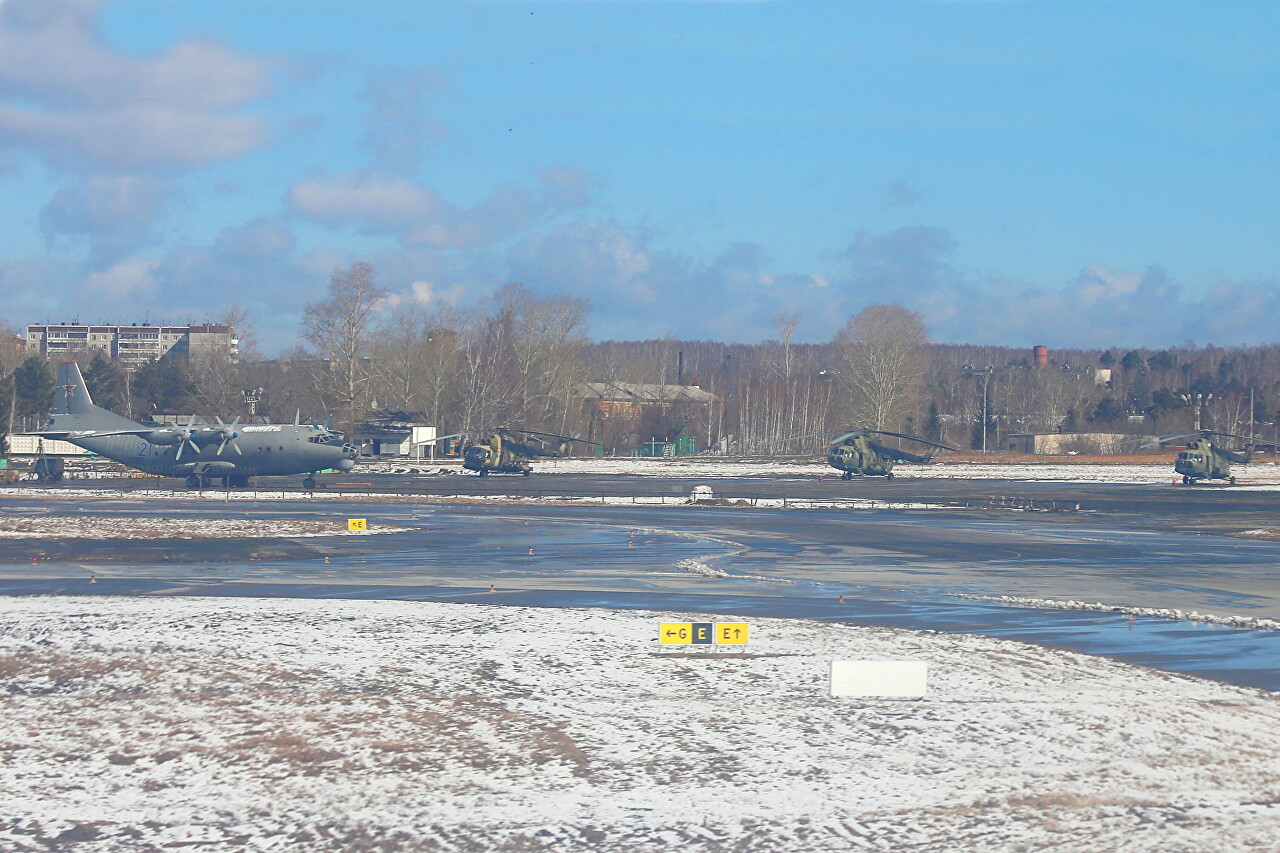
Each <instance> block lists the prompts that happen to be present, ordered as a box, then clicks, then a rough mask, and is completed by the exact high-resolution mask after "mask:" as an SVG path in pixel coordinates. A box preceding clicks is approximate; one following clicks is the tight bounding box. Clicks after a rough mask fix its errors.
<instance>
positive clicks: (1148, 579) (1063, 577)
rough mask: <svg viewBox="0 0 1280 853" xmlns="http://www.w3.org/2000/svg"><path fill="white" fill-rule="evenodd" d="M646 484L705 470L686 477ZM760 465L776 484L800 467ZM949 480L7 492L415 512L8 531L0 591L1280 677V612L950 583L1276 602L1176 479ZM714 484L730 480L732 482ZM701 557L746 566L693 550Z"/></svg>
mask: <svg viewBox="0 0 1280 853" xmlns="http://www.w3.org/2000/svg"><path fill="white" fill-rule="evenodd" d="M404 479H409V478H404ZM440 479H445V478H440ZM448 479H450V480H451V481H459V480H460V479H461V478H457V477H452V478H448ZM477 479H478V478H466V480H470V481H471V482H476V481H477ZM562 479H563V478H562ZM464 482H465V480H464ZM499 482H500V483H501V484H502V485H504V486H506V485H508V484H510V483H512V482H515V483H520V482H521V481H520V480H512V479H508V480H505V481H499ZM379 485H380V486H383V485H388V486H393V485H395V483H387V484H383V483H381V482H380V483H379ZM489 485H490V484H488V483H486V484H485V486H486V487H489ZM558 485H560V486H561V487H563V486H564V485H565V484H563V483H561V484H558ZM636 485H637V487H639V486H641V485H643V486H644V487H646V488H650V489H654V490H656V491H661V490H663V489H672V488H674V487H677V486H678V487H680V488H683V489H687V488H688V482H687V481H683V482H679V483H676V484H671V483H669V482H659V483H643V484H636ZM753 485H755V486H756V487H757V488H761V489H762V490H764V491H768V489H765V487H771V488H772V491H773V493H774V494H776V493H777V492H779V491H784V490H787V489H789V487H790V486H791V483H789V482H788V481H780V482H775V483H770V482H768V481H765V482H763V483H762V482H761V481H758V480H757V481H754V482H753ZM895 485H896V484H895ZM931 485H932V486H937V485H939V484H931ZM941 485H942V486H945V487H946V488H943V489H937V488H932V489H930V490H929V491H930V493H931V494H934V495H935V497H937V498H939V499H941V498H942V497H944V495H943V494H942V493H946V495H945V497H946V499H947V500H950V501H952V502H953V504H954V506H953V507H952V508H950V509H945V510H928V511H915V512H913V511H901V510H822V509H818V510H760V509H750V508H747V507H739V508H732V509H729V508H707V507H688V506H685V507H679V508H676V507H672V508H663V507H644V508H640V507H626V506H622V507H618V506H603V507H594V506H585V507H584V506H572V507H566V506H543V505H537V504H533V505H523V506H478V507H477V506H459V507H448V506H440V505H435V506H419V505H414V504H412V503H406V504H381V505H374V504H365V503H359V502H351V503H348V502H324V503H321V502H305V501H299V502H292V501H286V502H257V503H251V504H249V505H235V506H230V505H224V504H218V503H214V502H194V501H190V500H173V501H149V500H148V501H129V500H127V499H125V500H111V501H109V502H100V501H94V500H70V501H65V502H64V501H61V500H50V499H48V498H34V499H31V498H21V497H15V496H10V495H5V496H2V497H0V512H12V513H19V514H25V513H29V512H52V513H74V514H78V515H84V514H108V513H109V514H139V515H144V516H172V515H177V514H182V515H183V516H184V517H200V516H206V517H217V518H225V517H228V515H229V514H243V513H245V512H250V513H252V514H253V515H254V516H256V517H280V518H289V517H308V518H310V517H317V516H324V517H339V518H340V517H344V516H349V515H360V516H369V517H370V518H371V519H377V520H378V521H381V522H384V523H394V524H397V525H402V526H406V527H410V528H413V530H412V532H409V533H402V534H387V535H377V536H368V537H340V538H317V539H287V538H286V539H277V540H245V541H222V540H219V541H201V540H193V541H189V542H183V543H181V544H175V543H173V542H111V541H106V542H97V543H94V542H78V543H76V542H72V543H68V542H61V543H58V542H54V541H53V540H45V541H38V540H37V541H29V540H7V541H5V542H4V543H3V546H2V547H3V550H4V553H5V555H6V556H5V562H4V564H0V594H10V595H27V594H98V595H140V594H141V595H219V596H220V595H234V596H263V595H265V596H288V597H327V598H395V599H417V600H441V601H472V602H477V603H489V604H526V605H535V606H558V607H563V606H568V607H609V608H638V609H659V610H672V609H676V610H690V611H696V612H707V613H726V614H729V613H733V614H740V615H746V616H777V617H792V618H812V619H822V620H829V621H842V622H849V623H855V624H868V625H886V626H894V627H904V628H913V629H926V630H939V631H949V632H959V633H982V634H989V635H994V636H1002V637H1009V638H1013V639H1019V640H1024V641H1028V642H1035V643H1040V644H1044V645H1050V646H1057V647H1063V648H1071V649H1076V650H1079V651H1083V652H1087V653H1090V654H1103V655H1109V656H1112V657H1116V658H1119V659H1123V660H1126V661H1130V662H1133V663H1139V664H1144V665H1150V666H1157V667H1162V668H1166V669H1171V670H1176V671H1183V672H1188V673H1195V674H1197V675H1201V676H1207V677H1213V678H1220V679H1223V680H1227V681H1231V682H1234V683H1239V684H1246V685H1253V686H1259V687H1265V688H1268V689H1272V690H1276V689H1280V632H1270V631H1256V630H1252V631H1251V630H1240V629H1230V628H1222V627H1213V626H1208V625H1204V624H1194V623H1188V622H1177V621H1172V620H1167V619H1152V618H1136V619H1133V620H1130V619H1129V618H1128V617H1126V616H1124V615H1120V614H1107V613H1094V612H1079V611H1064V610H1056V609H1039V608H1028V607H1012V606H1007V605H1001V604H996V603H991V602H985V601H969V600H963V599H957V598H954V597H952V595H950V594H951V593H957V592H959V593H970V594H986V595H996V594H1012V595H1021V596H1027V597H1039V598H1051V599H1064V598H1076V599H1083V600H1088V601H1095V600H1097V601H1103V602H1106V603H1109V604H1110V603H1124V604H1131V605H1134V606H1148V607H1180V608H1182V609H1187V610H1190V609H1196V608H1199V609H1200V610H1201V612H1220V613H1233V614H1237V615H1254V616H1267V617H1268V618H1276V617H1280V601H1278V600H1277V597H1276V595H1277V591H1280V583H1277V580H1280V578H1278V577H1277V572H1278V569H1277V567H1280V545H1277V544H1275V543H1270V542H1250V541H1244V542H1242V541H1240V540H1237V539H1231V538H1227V537H1221V536H1215V535H1206V534H1204V533H1201V532H1199V531H1195V530H1188V531H1187V532H1172V531H1170V530H1168V529H1167V527H1165V529H1160V528H1161V527H1162V526H1163V525H1166V520H1167V518H1168V517H1174V518H1176V516H1177V513H1176V510H1177V508H1178V507H1177V506H1176V505H1170V504H1169V502H1168V499H1167V496H1164V495H1159V494H1157V495H1155V496H1154V497H1151V498H1149V500H1151V501H1152V502H1154V503H1155V504H1156V505H1157V507H1158V508H1159V509H1160V510H1162V512H1161V513H1155V514H1153V516H1152V517H1148V518H1145V519H1144V516H1143V515H1142V513H1140V512H1136V511H1132V509H1133V508H1132V504H1131V506H1130V510H1131V511H1129V512H1125V513H1117V514H1115V515H1110V514H1107V513H1101V512H1098V511H1091V510H1089V509H1081V510H1080V511H1078V512H1077V511H1075V510H1074V509H1072V510H1070V511H1054V510H1043V511H1035V512H1032V511H1014V510H1009V509H1005V510H998V509H984V508H973V507H974V503H973V502H974V501H975V499H977V498H981V497H982V493H983V492H985V491H988V489H987V488H985V487H986V486H988V485H989V483H981V484H973V483H970V484H968V487H967V488H957V487H956V486H955V484H953V483H943V484H941ZM1020 485H1022V486H1028V485H1034V486H1036V487H1039V486H1049V485H1051V486H1053V488H1052V489H1047V488H1046V489H1044V490H1043V491H1041V492H1040V493H1039V499H1040V500H1043V501H1058V502H1063V503H1064V502H1067V501H1072V502H1073V503H1074V501H1075V499H1076V498H1077V497H1078V498H1081V499H1082V500H1083V501H1084V502H1086V503H1087V502H1088V500H1089V495H1090V494H1091V493H1092V492H1093V491H1095V490H1096V489H1097V487H1096V486H1094V487H1089V488H1084V489H1080V488H1071V487H1070V485H1071V484H1066V485H1064V484H1020ZM717 486H718V487H719V491H720V493H721V494H731V493H732V490H731V489H730V488H727V487H726V484H725V483H718V484H717ZM591 487H592V486H590V484H588V485H585V486H579V488H578V491H579V492H585V491H587V490H588V489H589V488H591ZM1140 488H1145V487H1140ZM562 490H563V489H562ZM380 491H383V490H382V489H380ZM921 491H922V490H921V489H920V488H916V489H914V490H912V491H911V492H910V494H913V495H916V496H917V497H918V496H919V494H920V492H921ZM451 493H452V492H451ZM1203 494H1206V493H1200V494H1198V495H1195V496H1193V497H1191V498H1188V500H1190V501H1192V502H1194V503H1195V504H1196V505H1197V506H1198V507H1203V505H1204V503H1205V501H1206V500H1207V501H1208V502H1218V501H1222V498H1220V497H1218V496H1217V495H1213V496H1211V497H1209V498H1207V499H1205V498H1203V497H1201V496H1200V495H1203ZM1234 494H1235V495H1244V494H1245V493H1242V492H1236V493H1234ZM1230 500H1232V499H1231V498H1229V499H1228V501H1230ZM1236 500H1238V502H1239V503H1240V504H1241V505H1242V506H1240V507H1239V508H1232V507H1230V506H1228V508H1227V509H1223V508H1221V507H1219V508H1217V509H1203V508H1201V509H1200V510H1199V511H1200V512H1202V513H1204V514H1205V515H1206V516H1208V517H1209V524H1210V526H1212V525H1213V524H1218V525H1221V524H1224V523H1226V524H1228V526H1230V525H1231V524H1249V523H1255V522H1254V521H1252V520H1250V516H1252V515H1253V514H1255V513H1257V512H1259V511H1261V512H1267V511H1269V510H1268V509H1267V507H1269V506H1271V505H1272V504H1273V503H1275V501H1274V500H1273V499H1271V496H1270V495H1269V494H1264V495H1262V496H1261V497H1259V496H1258V495H1251V496H1249V497H1248V498H1241V499H1236ZM1255 504H1258V505H1260V506H1261V509H1259V508H1258V506H1255ZM1184 508H1185V507H1184ZM1144 520H1145V521H1146V523H1144ZM530 549H532V554H530V553H529V551H530ZM40 550H43V551H44V556H43V557H38V559H37V562H36V564H35V565H32V564H31V563H30V562H29V559H28V557H27V555H28V554H29V553H30V554H37V553H38V552H39V551H40ZM326 558H327V562H326ZM689 560H691V561H697V562H698V563H701V564H703V565H704V566H709V567H711V570H712V571H719V572H723V573H726V574H727V575H729V576H728V577H705V576H701V575H698V574H691V573H690V572H689V571H687V570H683V569H681V568H678V567H677V566H676V564H677V563H679V562H680V561H689ZM90 576H93V577H94V578H95V582H93V583H90V582H89V580H88V578H89V577H90ZM783 580H785V581H789V582H786V583H783V582H780V581H783ZM491 585H492V588H493V589H494V590H495V591H493V592H490V588H491ZM1089 593H1092V594H1089ZM841 598H843V599H844V600H843V602H842V601H841Z"/></svg>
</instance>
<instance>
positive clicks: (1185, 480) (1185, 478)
mask: <svg viewBox="0 0 1280 853" xmlns="http://www.w3.org/2000/svg"><path fill="white" fill-rule="evenodd" d="M1182 485H1184V486H1190V485H1191V478H1190V477H1188V476H1186V475H1185V474H1184V475H1183V477H1182Z"/></svg>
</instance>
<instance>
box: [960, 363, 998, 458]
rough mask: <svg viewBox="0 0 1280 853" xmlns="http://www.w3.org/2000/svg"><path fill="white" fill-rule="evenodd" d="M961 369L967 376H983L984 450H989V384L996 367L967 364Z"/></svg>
mask: <svg viewBox="0 0 1280 853" xmlns="http://www.w3.org/2000/svg"><path fill="white" fill-rule="evenodd" d="M961 370H963V371H964V375H965V376H981V377H982V452H983V453H986V452H987V424H988V423H989V422H990V421H989V419H988V417H987V384H988V383H989V382H990V381H991V374H992V373H995V368H994V367H992V366H991V365H989V364H988V365H987V366H986V367H972V366H970V365H968V364H966V365H965V366H964V367H963V368H961Z"/></svg>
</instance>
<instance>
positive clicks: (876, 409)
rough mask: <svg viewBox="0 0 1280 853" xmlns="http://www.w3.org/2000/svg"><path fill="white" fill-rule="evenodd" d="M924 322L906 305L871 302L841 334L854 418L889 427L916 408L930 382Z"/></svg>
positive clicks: (839, 346) (840, 347)
mask: <svg viewBox="0 0 1280 853" xmlns="http://www.w3.org/2000/svg"><path fill="white" fill-rule="evenodd" d="M927 343H928V335H927V333H926V331H925V326H924V321H923V319H922V318H921V317H920V315H919V314H917V313H916V312H914V311H909V310H907V309H906V308H903V307H902V306H901V305H870V306H868V307H866V308H864V309H863V310H862V311H861V312H860V313H859V314H857V315H856V316H855V317H853V318H851V319H850V320H849V323H848V325H846V326H845V328H844V329H842V330H841V331H840V333H839V334H837V335H836V339H835V345H836V348H837V350H838V351H839V353H840V360H841V367H842V368H843V370H842V373H843V376H842V378H843V380H844V385H845V387H846V389H847V390H848V391H849V393H850V400H849V414H850V416H851V417H852V421H851V423H854V424H857V425H860V426H868V427H874V428H875V429H885V428H889V427H893V426H896V425H898V423H899V422H900V421H901V420H902V419H904V418H905V417H906V416H907V415H909V414H911V413H912V412H913V411H914V407H915V405H916V402H917V400H918V398H919V394H920V390H921V387H922V386H923V384H924V358H923V350H924V346H925V344H927Z"/></svg>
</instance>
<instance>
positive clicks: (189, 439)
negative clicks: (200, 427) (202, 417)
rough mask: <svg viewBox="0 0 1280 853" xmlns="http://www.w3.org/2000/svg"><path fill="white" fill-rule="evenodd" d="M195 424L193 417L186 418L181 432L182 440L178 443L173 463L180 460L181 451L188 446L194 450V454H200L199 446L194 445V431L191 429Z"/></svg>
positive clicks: (194, 417)
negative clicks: (185, 424)
mask: <svg viewBox="0 0 1280 853" xmlns="http://www.w3.org/2000/svg"><path fill="white" fill-rule="evenodd" d="M195 422H196V416H195V415H192V416H191V417H189V418H187V426H186V428H185V429H184V430H183V431H182V438H181V439H180V440H179V441H178V452H177V454H176V455H174V457H173V461H174V462H178V461H180V460H181V459H182V451H183V449H185V448H186V446H187V445H188V444H190V445H191V446H192V447H194V448H195V450H196V453H199V452H200V445H198V444H196V442H195V437H196V433H195V430H194V429H192V427H194V426H195Z"/></svg>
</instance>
